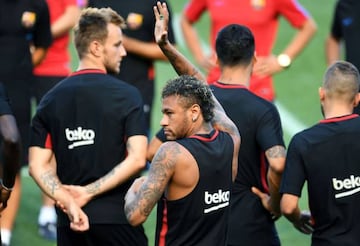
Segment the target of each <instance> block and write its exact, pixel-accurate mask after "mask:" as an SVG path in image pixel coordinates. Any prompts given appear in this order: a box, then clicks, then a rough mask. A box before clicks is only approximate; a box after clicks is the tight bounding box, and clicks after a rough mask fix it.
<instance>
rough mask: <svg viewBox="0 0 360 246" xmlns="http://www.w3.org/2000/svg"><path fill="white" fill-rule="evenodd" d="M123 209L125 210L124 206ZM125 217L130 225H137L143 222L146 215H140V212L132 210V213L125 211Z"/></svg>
mask: <svg viewBox="0 0 360 246" xmlns="http://www.w3.org/2000/svg"><path fill="white" fill-rule="evenodd" d="M125 211H126V207H125ZM126 219H127V221H128V222H129V224H130V225H132V226H139V225H141V224H142V223H144V222H145V220H146V217H145V216H142V215H141V214H140V213H138V212H136V211H134V212H133V213H131V214H129V213H126Z"/></svg>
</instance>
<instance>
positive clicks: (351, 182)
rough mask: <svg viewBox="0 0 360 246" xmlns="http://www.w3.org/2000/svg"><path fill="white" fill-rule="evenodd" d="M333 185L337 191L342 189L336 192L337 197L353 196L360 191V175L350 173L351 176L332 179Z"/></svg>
mask: <svg viewBox="0 0 360 246" xmlns="http://www.w3.org/2000/svg"><path fill="white" fill-rule="evenodd" d="M332 183H333V187H334V189H335V191H341V192H340V193H337V194H335V198H341V197H345V196H351V195H353V194H355V193H357V192H360V177H359V176H358V177H355V176H354V175H350V178H346V179H344V180H339V179H336V178H333V179H332Z"/></svg>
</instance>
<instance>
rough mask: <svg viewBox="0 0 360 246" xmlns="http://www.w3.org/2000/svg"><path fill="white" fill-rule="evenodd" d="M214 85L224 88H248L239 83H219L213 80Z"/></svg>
mask: <svg viewBox="0 0 360 246" xmlns="http://www.w3.org/2000/svg"><path fill="white" fill-rule="evenodd" d="M213 85H214V86H216V87H219V88H224V89H247V90H248V88H247V87H246V86H244V85H240V84H224V83H221V82H219V81H215V82H214V84H213Z"/></svg>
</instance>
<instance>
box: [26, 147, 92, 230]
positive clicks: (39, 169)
mask: <svg viewBox="0 0 360 246" xmlns="http://www.w3.org/2000/svg"><path fill="white" fill-rule="evenodd" d="M29 173H30V175H31V176H32V178H33V179H34V180H35V182H36V183H37V184H38V186H39V187H40V188H41V189H42V190H43V191H44V192H45V193H46V194H47V195H48V196H49V197H50V198H52V199H54V200H56V201H58V202H60V203H61V204H62V205H63V207H64V211H66V213H67V215H68V217H69V219H70V227H71V228H72V229H73V230H75V231H86V230H88V229H89V220H88V217H87V216H86V214H85V213H84V212H83V211H82V210H81V208H80V207H79V206H78V205H77V204H76V202H75V200H74V199H73V197H72V196H71V195H70V194H69V192H68V191H67V190H66V189H65V188H64V187H63V185H62V184H61V182H60V180H59V178H58V176H57V174H56V161H55V157H54V153H53V152H52V150H50V149H45V148H41V147H30V148H29Z"/></svg>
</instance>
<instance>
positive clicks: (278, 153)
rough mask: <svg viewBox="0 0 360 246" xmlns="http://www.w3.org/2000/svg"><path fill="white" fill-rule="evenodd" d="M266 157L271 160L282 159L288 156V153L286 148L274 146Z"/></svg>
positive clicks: (267, 152)
mask: <svg viewBox="0 0 360 246" xmlns="http://www.w3.org/2000/svg"><path fill="white" fill-rule="evenodd" d="M266 155H267V156H268V157H269V158H280V157H285V156H286V151H285V148H284V146H281V145H276V146H273V147H271V148H270V149H268V150H267V151H266Z"/></svg>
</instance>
